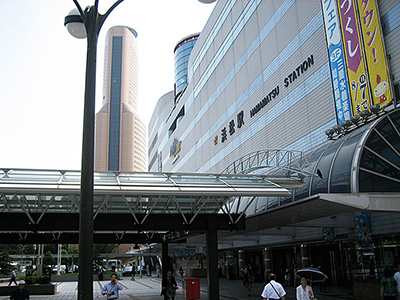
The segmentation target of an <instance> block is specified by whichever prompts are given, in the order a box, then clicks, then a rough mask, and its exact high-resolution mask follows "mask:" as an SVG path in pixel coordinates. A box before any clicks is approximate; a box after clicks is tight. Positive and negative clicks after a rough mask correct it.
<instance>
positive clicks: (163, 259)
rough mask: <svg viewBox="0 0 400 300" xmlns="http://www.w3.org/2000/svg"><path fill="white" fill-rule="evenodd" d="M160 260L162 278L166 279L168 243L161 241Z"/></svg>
mask: <svg viewBox="0 0 400 300" xmlns="http://www.w3.org/2000/svg"><path fill="white" fill-rule="evenodd" d="M161 262H162V279H163V280H166V279H167V272H168V268H169V265H170V264H169V256H168V243H166V242H164V243H162V249H161Z"/></svg>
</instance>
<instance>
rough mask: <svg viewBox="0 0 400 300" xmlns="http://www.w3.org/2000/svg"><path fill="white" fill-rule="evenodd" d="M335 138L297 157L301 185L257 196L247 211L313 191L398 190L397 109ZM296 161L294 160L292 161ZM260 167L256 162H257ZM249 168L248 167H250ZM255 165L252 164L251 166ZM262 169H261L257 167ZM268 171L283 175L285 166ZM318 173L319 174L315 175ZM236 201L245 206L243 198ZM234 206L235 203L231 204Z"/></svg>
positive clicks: (399, 112) (399, 118) (399, 130)
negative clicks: (280, 193)
mask: <svg viewBox="0 0 400 300" xmlns="http://www.w3.org/2000/svg"><path fill="white" fill-rule="evenodd" d="M362 122H363V121H360V125H361V126H359V127H358V128H356V129H355V130H353V131H351V132H348V133H345V134H344V135H343V136H341V137H340V138H337V139H332V140H328V141H326V142H325V143H324V144H322V145H319V146H318V147H316V148H314V149H312V150H310V151H308V152H307V153H305V154H304V155H302V156H301V157H300V159H301V161H303V162H307V163H306V164H304V163H298V165H300V164H302V165H303V166H304V168H303V169H302V172H303V173H308V174H314V175H313V176H306V177H305V178H304V185H303V186H302V187H300V188H295V189H292V190H291V195H289V196H282V197H259V198H257V199H255V200H254V201H253V204H252V205H251V206H250V207H249V208H248V210H247V212H246V213H247V215H252V214H257V213H260V212H262V211H265V210H268V209H271V208H275V207H278V206H282V205H284V204H288V203H293V202H294V201H298V200H302V199H305V198H308V197H311V196H313V195H316V194H329V193H336V194H351V193H352V194H356V193H373V192H379V193H393V192H397V193H398V192H399V191H400V109H396V110H394V111H392V112H390V113H387V114H385V115H383V116H380V117H379V118H378V119H376V120H374V121H372V122H371V123H368V124H365V125H363V124H362ZM292 164H294V165H296V163H292ZM258 167H259V166H258ZM249 169H250V170H252V168H251V167H249ZM253 169H254V168H253ZM260 170H261V169H260ZM267 172H268V174H271V173H273V174H275V175H282V174H285V173H287V172H288V171H287V169H285V168H275V169H273V170H269V171H267ZM317 174H318V175H317ZM243 200H244V199H242V203H239V202H238V201H236V204H237V205H238V206H239V207H244V206H246V203H245V201H243ZM233 206H234V207H235V205H233Z"/></svg>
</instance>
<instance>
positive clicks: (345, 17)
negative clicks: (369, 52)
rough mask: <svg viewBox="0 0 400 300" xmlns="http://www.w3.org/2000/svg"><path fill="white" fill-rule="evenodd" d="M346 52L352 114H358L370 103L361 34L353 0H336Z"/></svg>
mask: <svg viewBox="0 0 400 300" xmlns="http://www.w3.org/2000/svg"><path fill="white" fill-rule="evenodd" d="M337 1H338V8H339V16H340V26H341V29H342V36H343V44H344V49H345V53H346V65H347V74H348V75H349V83H350V94H351V101H352V106H353V114H355V115H358V114H359V113H360V112H361V111H363V110H366V109H368V107H369V106H370V105H371V96H370V92H369V90H370V89H369V82H368V77H367V71H366V68H365V61H364V56H363V50H362V44H361V35H360V32H359V29H358V23H357V17H356V7H355V5H354V2H353V0H337Z"/></svg>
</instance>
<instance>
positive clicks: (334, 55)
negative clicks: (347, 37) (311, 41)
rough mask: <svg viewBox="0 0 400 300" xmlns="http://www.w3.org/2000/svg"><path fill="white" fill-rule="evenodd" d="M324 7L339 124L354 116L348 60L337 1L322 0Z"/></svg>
mask: <svg viewBox="0 0 400 300" xmlns="http://www.w3.org/2000/svg"><path fill="white" fill-rule="evenodd" d="M322 8H323V12H324V23H325V31H326V39H327V44H328V51H329V63H330V66H331V78H332V86H333V95H334V99H335V107H336V117H337V121H338V124H340V123H342V122H343V121H345V120H348V119H350V117H351V116H352V113H351V102H350V91H349V84H348V78H347V70H346V61H345V57H344V50H343V44H342V37H341V32H340V20H339V15H338V9H337V3H336V1H332V0H322Z"/></svg>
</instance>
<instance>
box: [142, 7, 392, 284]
mask: <svg viewBox="0 0 400 300" xmlns="http://www.w3.org/2000/svg"><path fill="white" fill-rule="evenodd" d="M399 15H400V3H399V2H398V1H386V0H385V1H383V0H377V1H375V0H370V1H362V0H358V1H357V0H352V1H347V0H339V1H325V0H322V1H316V0H297V1H296V0H271V1H262V0H243V1H239V0H230V1H223V0H219V1H218V2H217V4H216V5H215V8H214V10H213V12H212V14H211V16H210V18H209V20H208V22H207V23H206V25H205V27H204V29H203V31H202V32H201V34H200V35H199V37H198V38H197V42H196V44H195V45H194V47H193V49H192V50H191V53H190V58H189V63H188V75H187V76H188V77H187V86H186V87H185V88H184V89H183V90H182V92H181V93H180V94H179V95H178V96H177V95H176V93H174V91H171V92H169V93H167V94H165V95H164V96H162V97H161V98H160V99H159V101H158V103H157V106H156V108H155V110H154V113H153V116H152V118H151V120H150V123H149V128H148V131H149V135H148V140H149V158H148V161H149V166H148V169H149V171H150V172H157V171H158V172H161V171H162V172H191V173H213V174H219V173H242V174H243V173H251V174H271V175H273V174H285V173H286V172H291V173H292V174H293V172H297V173H298V176H301V177H303V178H304V186H303V187H302V188H300V189H293V190H292V194H291V196H289V197H281V198H276V197H275V198H260V197H258V198H251V199H250V198H249V199H246V198H240V199H232V200H231V202H230V203H228V204H227V206H226V207H224V208H223V209H228V210H231V211H235V210H236V209H237V208H238V207H240V208H241V209H242V208H246V215H247V217H246V224H247V229H246V230H245V231H238V232H228V233H227V232H221V233H219V240H218V242H219V250H220V252H219V262H220V265H221V270H222V273H223V275H227V276H229V277H236V278H237V277H240V276H241V270H242V268H244V266H245V265H247V264H252V265H253V266H256V267H257V272H258V274H259V277H260V279H261V278H264V276H265V274H267V273H268V272H271V271H273V272H275V273H277V275H278V279H279V280H283V276H284V273H285V271H286V269H288V270H290V272H292V271H294V270H295V269H299V268H301V267H305V266H311V265H313V266H314V267H317V266H321V267H322V268H323V270H324V272H325V273H327V275H328V276H329V283H330V284H333V285H344V284H347V283H348V282H350V281H352V280H353V281H354V280H356V279H363V278H366V277H368V276H372V277H378V276H381V274H382V271H383V268H385V267H392V268H394V267H395V266H396V265H397V264H400V252H399V250H400V237H399V233H400V214H399V212H400V198H399V197H400V168H399V166H400V111H399V108H398V104H397V103H398V100H399V82H400V40H399V38H398V37H399V36H400V22H399V21H398V20H399V19H400V18H398V16H399ZM396 16H397V17H396ZM188 245H195V246H196V247H197V248H196V249H197V252H201V251H200V249H203V248H202V245H204V238H203V237H202V236H198V237H196V238H190V239H188ZM182 247H187V246H182ZM203 250H204V249H203ZM178 252H179V251H178ZM177 259H178V260H179V259H181V260H182V263H183V262H184V261H190V264H191V265H190V264H189V265H187V267H188V268H189V267H191V268H195V267H196V266H195V264H196V263H195V262H196V259H191V258H190V257H186V258H182V257H179V255H177Z"/></svg>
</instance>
